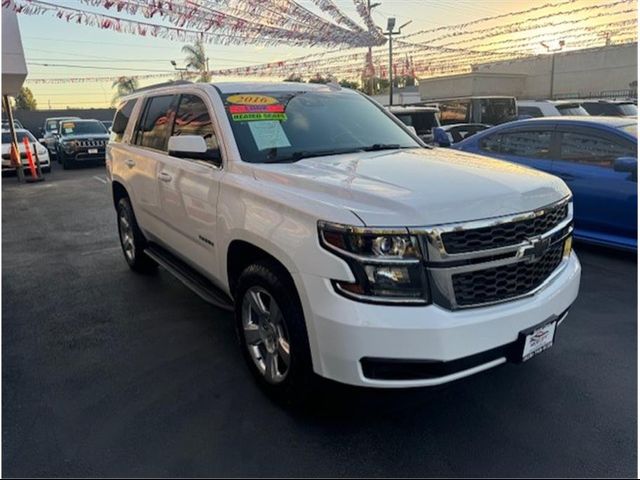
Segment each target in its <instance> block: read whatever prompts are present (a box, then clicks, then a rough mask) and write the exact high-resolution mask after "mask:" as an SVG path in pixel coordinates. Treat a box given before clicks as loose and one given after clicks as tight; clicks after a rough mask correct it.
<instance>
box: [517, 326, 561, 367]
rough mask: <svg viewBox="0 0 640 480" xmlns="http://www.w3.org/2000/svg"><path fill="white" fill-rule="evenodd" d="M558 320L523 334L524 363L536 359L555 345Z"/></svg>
mask: <svg viewBox="0 0 640 480" xmlns="http://www.w3.org/2000/svg"><path fill="white" fill-rule="evenodd" d="M557 325H558V321H557V320H553V321H551V322H549V323H546V324H544V325H542V326H539V327H535V328H534V329H533V330H530V331H529V332H523V333H521V334H520V335H521V336H524V346H523V348H522V361H523V362H526V361H527V360H529V359H530V358H533V357H535V356H536V355H538V354H539V353H542V352H544V351H545V350H548V349H549V348H551V346H552V345H553V339H554V337H555V335H556V327H557Z"/></svg>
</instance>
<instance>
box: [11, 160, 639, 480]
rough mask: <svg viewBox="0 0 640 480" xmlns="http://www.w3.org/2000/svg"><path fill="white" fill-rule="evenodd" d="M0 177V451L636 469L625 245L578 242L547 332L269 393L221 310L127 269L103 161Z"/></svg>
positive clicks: (58, 468)
mask: <svg viewBox="0 0 640 480" xmlns="http://www.w3.org/2000/svg"><path fill="white" fill-rule="evenodd" d="M56 167H58V166H57V165H54V171H53V172H52V173H51V174H50V175H47V180H46V181H45V182H42V183H38V184H31V185H24V184H18V183H17V181H16V179H15V178H4V179H3V183H2V397H3V398H2V440H3V441H2V467H3V474H4V476H5V477H16V476H19V477H29V476H47V477H59V476H107V477H114V476H133V477H141V476H145V477H146V476H161V477H168V476H179V477H185V476H188V477H193V476H261V477H264V476H268V477H279V476H284V477H295V476H300V477H311V476H314V477H315V476H328V477H336V476H349V477H354V476H377V477H381V476H382V477H396V476H397V477H407V476H438V477H448V476H474V477H486V476H491V477H547V476H556V477H558V476H559V477H636V476H637V438H636V432H637V310H636V309H637V307H636V305H637V303H636V300H637V298H636V292H637V281H636V269H637V264H636V260H635V258H634V257H632V256H629V255H622V254H616V253H612V252H606V251H604V250H602V249H594V248H587V247H584V246H582V245H577V248H576V249H577V252H578V255H579V257H580V260H581V261H582V265H583V277H582V278H583V280H582V288H581V292H580V296H579V298H578V300H577V302H576V303H575V305H574V308H573V309H572V311H571V313H570V314H569V317H568V318H567V320H566V321H565V322H564V324H563V325H562V326H561V327H560V329H559V331H558V334H557V337H556V344H555V345H554V347H553V348H552V349H550V350H549V351H547V352H545V353H544V354H542V355H540V356H538V357H536V358H535V359H533V360H531V361H530V362H527V363H525V364H523V365H505V366H502V367H499V368H496V369H493V370H491V371H488V372H486V373H483V374H480V375H477V376H474V377H471V378H468V379H464V380H461V381H459V382H456V383H454V384H451V385H448V386H446V387H440V388H437V389H413V390H404V391H371V390H366V389H355V388H347V387H342V386H337V385H335V386H333V387H332V388H330V389H329V391H328V393H327V395H326V397H327V398H326V399H323V401H322V402H319V404H318V405H317V406H316V407H315V408H313V409H309V410H303V411H300V410H290V409H286V408H283V407H281V406H280V405H278V404H276V403H274V402H273V401H271V400H270V399H269V398H267V397H265V396H264V394H263V393H262V392H261V391H260V390H259V388H258V387H257V386H256V385H255V383H254V381H253V380H252V378H251V375H250V373H249V371H248V369H247V368H246V367H245V365H244V363H243V359H242V358H241V354H240V350H239V346H238V344H237V343H236V339H235V335H234V332H233V323H232V318H231V315H230V314H228V313H225V312H223V311H221V310H218V309H216V308H214V307H211V306H209V305H208V304H206V303H204V302H203V301H202V300H201V299H200V298H199V297H197V296H196V295H195V294H193V293H192V292H191V291H189V290H188V289H187V288H185V287H184V286H183V285H182V284H180V283H179V282H178V281H176V280H175V279H174V278H172V277H171V276H170V275H169V274H168V273H167V272H164V271H162V270H161V271H160V273H159V274H158V275H157V276H150V277H149V276H147V277H145V276H139V275H136V274H134V273H132V272H131V271H130V270H129V269H128V267H127V265H126V263H125V261H124V259H123V258H122V252H121V250H120V247H119V245H118V239H117V232H116V222H115V213H114V210H113V206H112V202H111V198H110V196H109V193H108V192H107V185H106V184H105V183H104V181H105V179H104V168H103V167H98V168H85V169H78V170H73V171H62V170H61V169H60V168H56Z"/></svg>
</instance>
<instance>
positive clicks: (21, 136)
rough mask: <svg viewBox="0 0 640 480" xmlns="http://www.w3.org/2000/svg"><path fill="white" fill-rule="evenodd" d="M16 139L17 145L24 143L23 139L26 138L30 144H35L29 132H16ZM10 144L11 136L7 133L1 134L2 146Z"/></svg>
mask: <svg viewBox="0 0 640 480" xmlns="http://www.w3.org/2000/svg"><path fill="white" fill-rule="evenodd" d="M16 137H18V143H20V142H23V141H24V137H27V138H28V139H29V141H30V142H35V141H36V139H35V138H34V136H33V135H31V134H30V133H29V132H16ZM6 143H11V134H10V133H9V132H2V144H3V145H4V144H6Z"/></svg>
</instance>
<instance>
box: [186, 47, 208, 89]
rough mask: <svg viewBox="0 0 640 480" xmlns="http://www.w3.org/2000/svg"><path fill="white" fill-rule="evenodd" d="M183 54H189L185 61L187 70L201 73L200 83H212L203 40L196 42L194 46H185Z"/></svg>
mask: <svg viewBox="0 0 640 480" xmlns="http://www.w3.org/2000/svg"><path fill="white" fill-rule="evenodd" d="M182 53H186V54H187V56H186V57H185V59H184V61H185V63H186V65H187V69H188V70H191V71H195V72H199V73H200V76H199V77H198V82H205V83H206V82H210V81H211V75H210V74H209V65H208V64H209V59H208V58H207V54H206V52H205V51H204V44H203V43H202V40H198V41H196V43H194V44H193V45H185V46H184V47H182Z"/></svg>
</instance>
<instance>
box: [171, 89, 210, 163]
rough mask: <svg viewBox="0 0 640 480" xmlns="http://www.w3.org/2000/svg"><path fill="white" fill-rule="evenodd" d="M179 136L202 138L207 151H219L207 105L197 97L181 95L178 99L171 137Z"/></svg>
mask: <svg viewBox="0 0 640 480" xmlns="http://www.w3.org/2000/svg"><path fill="white" fill-rule="evenodd" d="M179 135H198V136H201V137H203V138H204V140H205V142H206V144H207V151H213V150H219V148H220V146H219V145H218V139H217V138H216V133H215V131H214V129H213V124H212V122H211V116H210V115H209V110H208V109H207V105H206V104H205V103H204V100H202V99H201V98H200V97H198V96H197V95H182V96H181V97H180V104H179V105H178V113H177V114H176V120H175V123H174V126H173V133H172V136H179ZM216 163H217V164H219V163H220V162H216Z"/></svg>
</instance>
